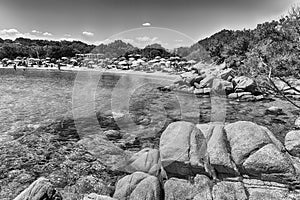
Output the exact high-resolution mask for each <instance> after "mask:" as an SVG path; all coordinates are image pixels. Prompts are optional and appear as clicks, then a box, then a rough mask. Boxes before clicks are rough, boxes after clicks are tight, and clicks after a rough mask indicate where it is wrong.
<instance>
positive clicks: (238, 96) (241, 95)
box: [228, 92, 252, 99]
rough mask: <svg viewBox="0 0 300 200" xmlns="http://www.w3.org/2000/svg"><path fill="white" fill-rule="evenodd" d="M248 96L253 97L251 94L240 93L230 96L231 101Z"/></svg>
mask: <svg viewBox="0 0 300 200" xmlns="http://www.w3.org/2000/svg"><path fill="white" fill-rule="evenodd" d="M246 95H252V94H251V92H239V93H231V94H229V95H228V98H229V99H238V98H241V97H243V96H246Z"/></svg>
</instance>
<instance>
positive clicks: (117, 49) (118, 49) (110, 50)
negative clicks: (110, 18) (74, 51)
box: [92, 40, 138, 58]
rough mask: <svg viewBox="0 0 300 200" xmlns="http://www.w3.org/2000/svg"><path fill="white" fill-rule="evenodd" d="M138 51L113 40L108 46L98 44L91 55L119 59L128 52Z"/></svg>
mask: <svg viewBox="0 0 300 200" xmlns="http://www.w3.org/2000/svg"><path fill="white" fill-rule="evenodd" d="M136 49H138V48H137V47H134V46H132V45H131V44H129V43H125V42H123V41H121V40H115V41H114V42H112V43H109V44H100V45H99V46H97V47H95V48H94V49H93V50H92V53H102V54H104V55H105V57H107V58H113V57H120V56H122V55H124V54H125V53H127V52H129V51H133V50H136Z"/></svg>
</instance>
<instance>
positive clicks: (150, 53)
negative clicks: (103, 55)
mask: <svg viewBox="0 0 300 200" xmlns="http://www.w3.org/2000/svg"><path fill="white" fill-rule="evenodd" d="M130 54H140V55H141V56H142V57H145V58H148V59H153V58H155V57H156V56H160V57H162V58H168V57H171V56H175V54H174V53H170V52H168V51H167V50H166V49H165V48H164V47H162V46H161V45H160V44H157V43H155V44H150V45H147V46H146V47H145V48H143V49H138V48H136V49H134V50H133V51H128V52H126V53H125V54H124V56H125V57H128V55H130Z"/></svg>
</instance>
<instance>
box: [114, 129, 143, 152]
mask: <svg viewBox="0 0 300 200" xmlns="http://www.w3.org/2000/svg"><path fill="white" fill-rule="evenodd" d="M118 143H119V144H118V145H119V147H120V148H122V149H131V148H140V147H141V141H140V138H139V137H138V136H136V135H132V134H129V133H127V134H124V135H123V138H122V139H121V140H119V141H118Z"/></svg>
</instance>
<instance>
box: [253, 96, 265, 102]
mask: <svg viewBox="0 0 300 200" xmlns="http://www.w3.org/2000/svg"><path fill="white" fill-rule="evenodd" d="M264 99H265V97H264V95H258V96H255V101H262V100H264Z"/></svg>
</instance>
